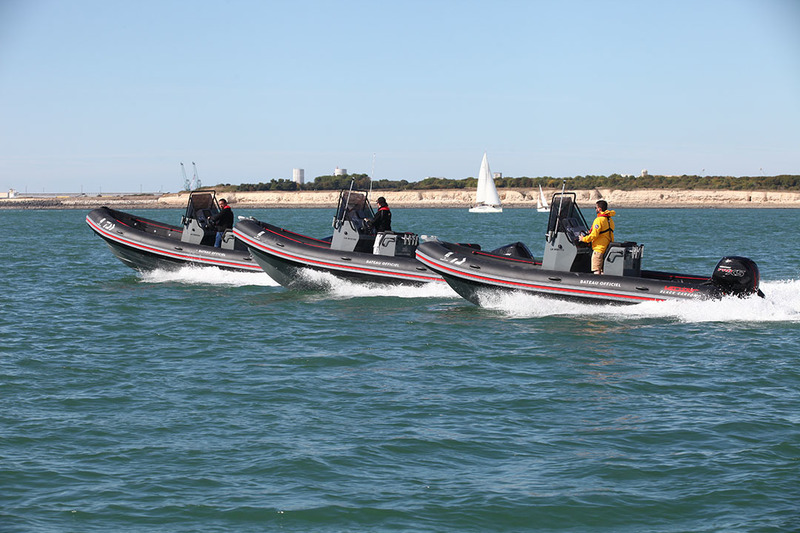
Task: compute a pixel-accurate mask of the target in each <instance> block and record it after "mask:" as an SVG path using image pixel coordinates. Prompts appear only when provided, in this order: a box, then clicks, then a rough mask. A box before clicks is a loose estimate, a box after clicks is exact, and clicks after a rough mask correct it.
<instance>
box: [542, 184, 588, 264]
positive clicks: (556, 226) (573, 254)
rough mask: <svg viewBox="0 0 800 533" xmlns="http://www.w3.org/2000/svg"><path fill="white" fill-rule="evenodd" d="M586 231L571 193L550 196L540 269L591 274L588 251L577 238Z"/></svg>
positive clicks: (584, 221)
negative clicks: (551, 200) (551, 199)
mask: <svg viewBox="0 0 800 533" xmlns="http://www.w3.org/2000/svg"><path fill="white" fill-rule="evenodd" d="M589 231H590V230H589V224H587V223H586V219H585V218H584V217H583V213H581V210H580V208H579V207H578V203H577V202H576V195H575V193H574V192H569V193H563V192H562V193H560V194H555V195H553V202H552V203H551V204H550V218H549V219H548V221H547V233H546V234H545V239H546V243H545V247H544V256H543V258H542V268H544V269H545V270H557V271H562V272H589V271H591V260H592V249H591V248H590V247H589V246H586V245H584V244H582V243H580V241H579V239H580V234H581V233H588V232H589Z"/></svg>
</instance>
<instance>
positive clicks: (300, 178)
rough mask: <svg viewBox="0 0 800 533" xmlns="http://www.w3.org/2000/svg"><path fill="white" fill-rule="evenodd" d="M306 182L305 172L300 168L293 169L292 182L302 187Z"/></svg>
mask: <svg viewBox="0 0 800 533" xmlns="http://www.w3.org/2000/svg"><path fill="white" fill-rule="evenodd" d="M305 180H306V173H305V170H303V169H302V168H293V169H292V181H294V182H295V183H296V184H298V185H302V184H303V183H305Z"/></svg>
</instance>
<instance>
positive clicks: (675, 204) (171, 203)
mask: <svg viewBox="0 0 800 533" xmlns="http://www.w3.org/2000/svg"><path fill="white" fill-rule="evenodd" d="M498 192H499V194H500V199H501V201H502V202H503V207H508V208H532V207H536V196H537V195H538V189H536V190H534V189H499V190H498ZM553 192H556V191H555V190H554V189H550V190H547V189H546V190H545V195H546V196H547V197H548V198H549V197H550V196H551V195H552V194H553ZM575 193H576V194H577V197H578V202H579V203H580V204H581V205H583V206H585V207H591V206H592V205H593V204H594V202H595V201H596V200H599V199H601V198H602V199H604V200H606V201H607V202H608V203H609V205H610V206H611V207H612V208H621V207H629V208H630V207H648V208H698V207H705V208H712V207H736V208H800V192H791V191H789V192H787V191H723V190H681V189H638V190H632V191H624V190H618V189H602V188H600V189H588V190H577V191H575ZM378 196H384V197H386V201H387V202H388V203H389V206H390V207H397V208H403V207H415V208H425V207H436V208H458V209H466V208H468V207H470V206H471V205H472V203H473V202H474V198H475V191H474V190H470V189H441V190H425V191H378V190H375V191H373V192H372V194H371V197H372V198H373V199H374V198H377V197H378ZM187 197H188V193H185V192H184V193H166V194H161V195H153V194H150V195H96V196H89V195H59V196H52V197H16V198H0V209H93V208H95V207H99V206H108V207H111V208H114V209H121V210H125V209H158V208H170V209H174V208H183V207H185V206H186V200H187ZM217 197H218V198H222V197H224V198H226V199H227V200H228V202H230V204H231V206H233V207H236V206H239V207H252V208H275V207H285V208H286V207H288V208H309V207H334V206H336V203H337V201H338V198H339V191H290V192H286V191H265V192H227V193H217Z"/></svg>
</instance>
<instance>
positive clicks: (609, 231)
mask: <svg viewBox="0 0 800 533" xmlns="http://www.w3.org/2000/svg"><path fill="white" fill-rule="evenodd" d="M595 211H597V218H595V219H594V222H592V232H591V233H589V235H583V236H581V238H580V240H581V242H590V243H592V272H593V273H595V274H602V273H603V256H604V255H605V253H606V248H608V243H610V242H614V221H613V220H612V219H611V217H613V216H614V215H616V214H617V212H616V211H609V210H608V202H606V201H605V200H598V201H597V203H596V204H595Z"/></svg>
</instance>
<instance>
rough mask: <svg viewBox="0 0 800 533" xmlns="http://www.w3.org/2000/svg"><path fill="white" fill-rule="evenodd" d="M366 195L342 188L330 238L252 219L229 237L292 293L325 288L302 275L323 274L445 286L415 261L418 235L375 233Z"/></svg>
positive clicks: (322, 282)
mask: <svg viewBox="0 0 800 533" xmlns="http://www.w3.org/2000/svg"><path fill="white" fill-rule="evenodd" d="M367 196H368V193H367V191H357V190H353V189H352V188H351V189H344V190H342V191H340V192H339V201H338V205H337V207H336V212H335V214H334V217H333V235H332V236H330V237H327V238H323V239H317V238H314V237H308V236H306V235H301V234H299V233H295V232H293V231H289V230H287V229H284V228H281V227H278V226H275V225H272V224H268V223H266V222H261V221H259V220H256V219H254V218H242V217H240V218H239V221H238V222H237V223H236V227H235V228H234V230H233V232H234V235H235V236H236V239H237V240H240V241H242V242H243V243H244V244H246V245H247V246H248V247H249V248H250V253H251V254H252V256H253V257H254V258H255V260H256V262H257V263H258V264H259V265H261V268H263V269H264V270H265V271H266V272H267V274H269V275H270V276H271V277H272V278H273V279H274V280H275V281H277V282H278V283H280V284H281V285H282V286H284V287H287V288H292V289H320V288H324V286H325V283H326V282H325V280H324V279H321V278H318V277H315V276H307V275H304V271H306V270H312V271H316V272H326V273H329V274H333V275H334V276H337V277H340V278H344V279H348V280H352V281H362V282H363V281H367V282H376V283H381V284H390V285H423V284H425V283H429V282H439V283H443V282H444V280H443V279H442V277H441V276H439V275H438V274H436V273H435V272H432V271H431V270H430V269H429V268H428V267H426V266H425V265H423V264H422V263H420V262H419V261H417V260H416V259H415V257H414V251H415V250H416V248H417V245H418V244H419V241H420V236H419V235H417V234H414V233H400V232H393V231H385V232H375V231H373V229H372V220H373V218H374V213H373V211H372V207H371V206H370V203H369V200H368V198H367Z"/></svg>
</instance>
